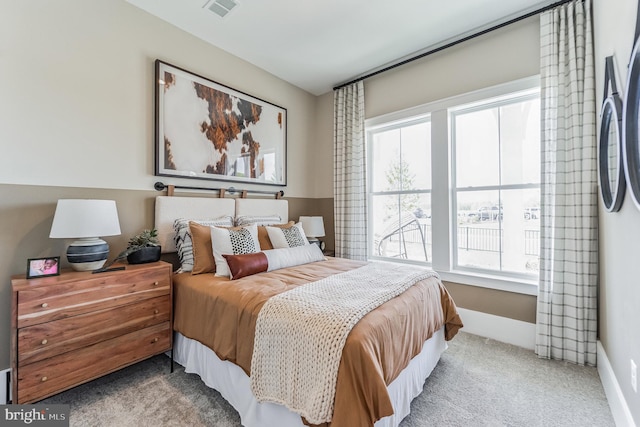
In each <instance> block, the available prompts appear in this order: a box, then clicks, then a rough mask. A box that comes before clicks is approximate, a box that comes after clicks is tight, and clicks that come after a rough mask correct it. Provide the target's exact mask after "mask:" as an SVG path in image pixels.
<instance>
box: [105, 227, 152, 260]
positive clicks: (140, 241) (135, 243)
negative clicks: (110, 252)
mask: <svg viewBox="0 0 640 427" xmlns="http://www.w3.org/2000/svg"><path fill="white" fill-rule="evenodd" d="M160 251H161V247H160V242H158V230H156V229H155V228H154V229H152V230H143V231H142V232H141V233H139V234H136V235H135V236H133V237H132V238H131V239H129V244H128V245H127V249H125V250H124V251H122V252H121V253H120V255H118V256H117V257H116V260H121V259H124V258H126V259H127V261H128V262H129V264H144V263H147V262H155V261H158V260H160Z"/></svg>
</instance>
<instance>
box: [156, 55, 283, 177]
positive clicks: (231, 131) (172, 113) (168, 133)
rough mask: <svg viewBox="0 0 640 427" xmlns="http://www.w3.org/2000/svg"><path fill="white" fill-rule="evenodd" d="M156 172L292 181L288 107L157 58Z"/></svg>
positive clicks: (167, 174) (178, 175) (159, 173)
mask: <svg viewBox="0 0 640 427" xmlns="http://www.w3.org/2000/svg"><path fill="white" fill-rule="evenodd" d="M155 77H156V78H155V107H156V111H155V121H156V138H155V158H156V162H155V174H156V175H158V176H174V177H181V178H196V179H209V180H216V181H235V182H248V183H256V184H271V185H286V184H287V110H286V109H285V108H282V107H279V106H277V105H275V104H272V103H270V102H267V101H264V100H262V99H259V98H255V97H253V96H251V95H248V94H246V93H243V92H240V91H237V90H235V89H232V88H230V87H228V86H224V85H222V84H219V83H216V82H214V81H213V80H209V79H206V78H204V77H201V76H198V75H196V74H193V73H190V72H189V71H186V70H183V69H181V68H178V67H176V66H174V65H171V64H167V63H165V62H162V61H160V60H156V74H155Z"/></svg>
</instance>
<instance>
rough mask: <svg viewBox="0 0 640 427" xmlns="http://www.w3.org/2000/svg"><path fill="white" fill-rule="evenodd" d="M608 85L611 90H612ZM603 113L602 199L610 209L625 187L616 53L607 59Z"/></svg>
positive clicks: (616, 204)
mask: <svg viewBox="0 0 640 427" xmlns="http://www.w3.org/2000/svg"><path fill="white" fill-rule="evenodd" d="M609 87H610V88H611V94H609ZM602 98H603V100H604V101H603V104H602V112H601V114H600V144H599V146H598V170H599V176H600V190H601V192H602V201H603V202H604V206H605V208H606V209H607V211H609V212H617V211H619V210H620V207H621V206H622V201H623V200H624V194H625V191H626V188H627V186H626V181H625V177H624V159H623V155H622V152H623V148H622V100H621V99H620V95H619V94H618V87H617V85H616V77H615V70H614V66H613V56H608V57H607V58H606V59H605V73H604V96H603V97H602Z"/></svg>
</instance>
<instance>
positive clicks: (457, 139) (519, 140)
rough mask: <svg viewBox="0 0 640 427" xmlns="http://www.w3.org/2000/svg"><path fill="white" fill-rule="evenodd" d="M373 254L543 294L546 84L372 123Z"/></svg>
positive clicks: (525, 84) (499, 90)
mask: <svg viewBox="0 0 640 427" xmlns="http://www.w3.org/2000/svg"><path fill="white" fill-rule="evenodd" d="M365 126H366V137H367V151H368V164H367V168H368V173H369V177H368V178H369V179H368V181H367V182H368V189H367V191H368V202H369V204H368V206H369V208H368V209H369V211H368V212H369V218H368V219H369V220H368V227H369V242H370V248H369V256H370V257H371V258H374V259H386V260H394V261H398V262H412V263H420V264H424V263H426V264H430V265H431V266H432V267H433V269H434V270H436V271H438V273H440V275H441V277H443V278H444V279H445V280H452V281H455V282H458V283H466V284H472V285H479V286H487V287H492V288H496V289H505V290H509V291H515V292H522V293H528V294H535V293H536V285H535V282H536V280H535V279H536V278H537V275H538V263H539V261H538V256H539V233H540V231H539V230H540V227H539V221H540V100H539V78H538V77H537V76H536V77H532V78H528V79H522V80H519V81H516V82H510V83H506V84H503V85H500V86H496V87H492V88H487V89H483V90H480V91H476V92H473V93H469V94H465V95H460V96H456V97H453V98H448V99H445V100H442V101H437V102H433V103H430V104H425V105H421V106H418V107H415V108H410V109H406V110H402V111H398V112H394V113H390V114H386V115H384V116H380V117H374V118H371V119H367V120H366V122H365Z"/></svg>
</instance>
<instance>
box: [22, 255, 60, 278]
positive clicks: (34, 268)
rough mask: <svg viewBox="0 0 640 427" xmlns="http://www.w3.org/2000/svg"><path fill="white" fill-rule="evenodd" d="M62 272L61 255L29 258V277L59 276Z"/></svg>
mask: <svg viewBox="0 0 640 427" xmlns="http://www.w3.org/2000/svg"><path fill="white" fill-rule="evenodd" d="M59 274H60V257H59V256H52V257H49V258H29V259H28V260H27V279H33V278H36V277H47V276H58V275H59Z"/></svg>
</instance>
